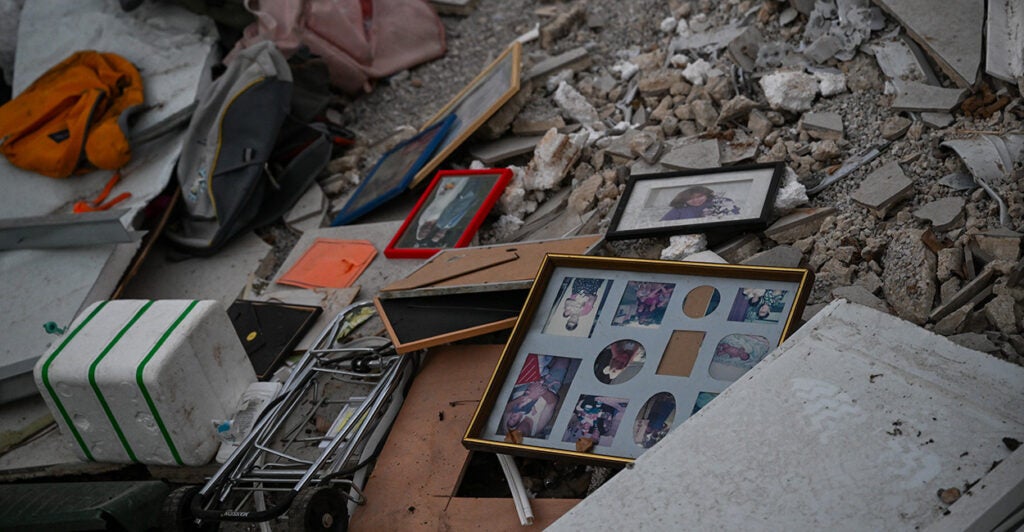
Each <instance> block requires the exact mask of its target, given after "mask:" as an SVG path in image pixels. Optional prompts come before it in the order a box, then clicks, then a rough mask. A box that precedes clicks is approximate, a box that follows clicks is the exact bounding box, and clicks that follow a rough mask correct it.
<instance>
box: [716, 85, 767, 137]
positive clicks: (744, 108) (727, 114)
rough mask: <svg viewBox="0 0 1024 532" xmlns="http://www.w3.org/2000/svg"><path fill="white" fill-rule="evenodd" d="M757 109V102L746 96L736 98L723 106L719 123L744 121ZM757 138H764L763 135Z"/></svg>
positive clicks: (719, 115) (719, 114)
mask: <svg viewBox="0 0 1024 532" xmlns="http://www.w3.org/2000/svg"><path fill="white" fill-rule="evenodd" d="M754 109H757V102H755V101H753V100H751V99H750V98H747V97H746V96H743V95H740V96H735V97H733V98H732V99H730V100H728V101H727V102H725V103H724V104H722V110H721V111H720V112H719V113H718V123H719V124H721V123H723V122H728V121H731V120H742V119H744V118H747V116H748V115H750V112H751V111H753V110H754ZM755 136H758V137H761V138H764V137H763V136H762V135H757V134H756V133H755Z"/></svg>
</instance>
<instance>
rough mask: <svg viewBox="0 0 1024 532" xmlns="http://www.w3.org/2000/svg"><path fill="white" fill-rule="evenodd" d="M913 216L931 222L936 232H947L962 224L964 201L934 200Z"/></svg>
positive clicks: (960, 199) (953, 198)
mask: <svg viewBox="0 0 1024 532" xmlns="http://www.w3.org/2000/svg"><path fill="white" fill-rule="evenodd" d="M914 216H915V217H916V218H919V219H921V220H927V221H929V222H931V224H932V227H933V228H934V229H935V230H936V231H947V230H949V229H952V228H953V227H954V226H956V225H959V224H960V223H961V222H963V219H964V199H963V198H956V197H951V198H942V199H939V200H935V201H933V202H931V203H928V204H925V205H924V206H922V207H921V208H920V209H917V210H916V211H914Z"/></svg>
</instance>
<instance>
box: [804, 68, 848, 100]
mask: <svg viewBox="0 0 1024 532" xmlns="http://www.w3.org/2000/svg"><path fill="white" fill-rule="evenodd" d="M807 70H808V72H810V73H811V74H812V75H813V76H814V79H815V80H816V81H817V82H818V92H820V93H821V95H822V96H824V97H826V98H827V97H829V96H835V95H837V94H842V93H844V92H846V74H843V72H842V71H841V70H839V69H837V68H831V67H808V68H807Z"/></svg>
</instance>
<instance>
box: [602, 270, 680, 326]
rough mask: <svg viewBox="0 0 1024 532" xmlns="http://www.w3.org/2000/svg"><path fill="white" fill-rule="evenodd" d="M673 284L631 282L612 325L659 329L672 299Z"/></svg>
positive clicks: (627, 286) (627, 284)
mask: <svg viewBox="0 0 1024 532" xmlns="http://www.w3.org/2000/svg"><path fill="white" fill-rule="evenodd" d="M673 290H675V285H674V284H672V283H649V282H644V281H629V282H628V283H626V291H625V292H623V294H622V300H621V301H619V307H618V308H617V309H616V310H615V317H614V318H613V319H612V325H629V326H633V327H657V326H658V325H661V321H662V320H663V319H664V318H665V310H666V309H667V308H668V300H669V299H671V298H672V291H673Z"/></svg>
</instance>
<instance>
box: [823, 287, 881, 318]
mask: <svg viewBox="0 0 1024 532" xmlns="http://www.w3.org/2000/svg"><path fill="white" fill-rule="evenodd" d="M832 297H834V298H836V299H840V298H842V299H845V300H847V301H849V302H851V303H857V304H858V305H864V306H865V307H871V308H873V309H875V310H878V311H881V312H885V313H887V314H888V313H889V307H888V305H886V304H885V301H882V300H881V299H879V298H877V297H875V296H874V294H872V293H871V292H870V291H868V289H866V288H864V287H863V286H858V285H853V286H841V287H839V288H836V289H834V290H832Z"/></svg>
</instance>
